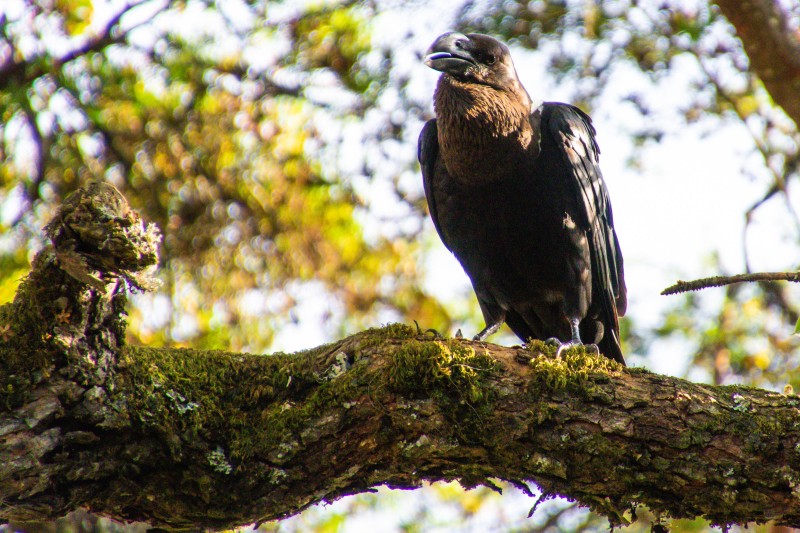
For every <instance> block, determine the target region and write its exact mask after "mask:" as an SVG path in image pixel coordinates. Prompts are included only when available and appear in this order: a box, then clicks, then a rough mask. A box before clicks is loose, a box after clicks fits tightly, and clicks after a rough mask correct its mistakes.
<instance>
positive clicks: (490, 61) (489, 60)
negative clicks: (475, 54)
mask: <svg viewBox="0 0 800 533" xmlns="http://www.w3.org/2000/svg"><path fill="white" fill-rule="evenodd" d="M496 61H497V56H496V55H494V54H489V55H488V56H486V60H485V62H486V64H487V65H494V64H495V62H496Z"/></svg>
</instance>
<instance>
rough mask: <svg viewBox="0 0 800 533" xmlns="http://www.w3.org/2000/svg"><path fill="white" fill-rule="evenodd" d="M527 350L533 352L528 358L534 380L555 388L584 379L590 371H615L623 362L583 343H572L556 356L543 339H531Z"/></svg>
mask: <svg viewBox="0 0 800 533" xmlns="http://www.w3.org/2000/svg"><path fill="white" fill-rule="evenodd" d="M528 350H530V351H531V352H533V353H534V356H533V357H532V358H531V360H530V363H529V364H530V366H531V368H532V369H533V371H534V373H533V380H535V381H536V382H537V383H540V384H542V385H545V386H546V387H548V388H550V389H553V390H558V389H564V388H566V387H569V386H574V385H580V384H582V383H584V382H586V381H587V380H588V378H589V376H590V375H597V374H601V375H602V374H605V375H610V374H615V373H618V372H621V371H622V370H623V368H624V367H623V366H622V365H621V364H619V363H617V362H616V361H614V360H612V359H609V358H608V357H605V356H603V355H599V354H596V353H593V352H590V351H588V350H587V349H586V347H585V346H573V347H570V348H567V349H566V350H564V351H562V352H561V355H560V356H559V357H556V356H555V355H556V351H557V348H556V347H555V346H552V345H549V344H547V343H544V342H542V341H531V343H530V344H529V345H528Z"/></svg>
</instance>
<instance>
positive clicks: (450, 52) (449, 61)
mask: <svg viewBox="0 0 800 533" xmlns="http://www.w3.org/2000/svg"><path fill="white" fill-rule="evenodd" d="M471 47H472V42H471V41H470V39H469V37H467V36H466V35H464V34H463V33H458V32H448V33H445V34H443V35H440V36H439V37H437V38H436V40H435V41H434V42H433V44H432V45H431V46H430V48H428V51H427V52H426V54H425V59H424V62H425V64H426V65H427V66H429V67H430V68H432V69H434V70H438V71H440V72H446V73H448V74H454V75H459V74H464V73H465V72H466V71H467V70H468V69H470V68H472V67H474V66H475V65H476V62H475V59H474V58H473V57H472V55H471V54H470V52H469V49H470V48H471Z"/></svg>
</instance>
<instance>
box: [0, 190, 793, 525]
mask: <svg viewBox="0 0 800 533" xmlns="http://www.w3.org/2000/svg"><path fill="white" fill-rule="evenodd" d="M47 233H48V235H49V236H50V238H51V240H52V241H53V243H54V246H53V247H50V248H47V249H45V250H44V251H42V252H41V253H40V254H39V255H38V256H37V258H36V260H35V261H34V268H33V271H32V272H31V274H30V275H29V277H28V278H27V279H26V280H25V281H24V282H23V283H22V284H21V286H20V289H19V291H18V294H17V297H16V299H15V300H14V302H13V303H11V304H8V305H6V306H3V307H2V308H0V365H2V366H0V370H2V372H0V381H1V383H0V385H2V389H0V391H2V394H3V399H4V400H5V406H4V408H3V411H2V414H0V435H2V440H0V498H2V501H3V502H4V505H3V509H2V511H0V517H2V518H3V519H5V520H14V521H34V520H43V519H52V518H55V517H58V516H61V515H64V514H66V513H68V512H70V511H72V510H75V509H77V508H81V507H82V508H87V509H89V510H91V511H92V512H94V513H98V514H101V515H105V516H109V517H113V518H117V519H122V520H137V521H146V522H149V523H151V524H153V525H157V526H159V527H164V528H170V529H183V530H197V529H201V528H223V527H231V526H235V525H242V524H248V523H252V522H254V521H263V520H272V519H276V518H281V517H285V516H288V515H290V514H293V513H296V512H298V511H300V510H302V509H303V508H305V507H307V506H309V505H312V504H314V503H316V502H320V501H330V500H334V499H337V498H339V497H341V496H344V495H348V494H355V493H358V492H363V491H366V490H369V489H370V487H373V486H376V485H380V484H386V485H388V486H390V487H396V488H413V487H418V486H419V485H420V484H421V483H422V482H423V481H435V480H452V479H458V480H460V481H461V482H462V484H464V485H465V486H468V487H471V486H475V485H479V484H485V485H489V486H494V484H493V482H492V481H491V480H492V479H502V480H507V481H510V482H511V483H513V484H515V485H516V486H518V487H521V488H526V485H525V483H524V482H523V481H522V480H532V481H534V482H535V483H536V484H538V485H539V486H540V487H541V488H542V490H543V491H544V492H545V493H546V494H559V495H564V496H567V497H569V498H574V499H575V500H576V501H578V502H580V503H581V504H583V505H587V506H589V507H591V508H592V509H593V510H595V511H597V512H599V513H601V514H604V515H605V516H608V517H609V519H610V520H611V522H612V523H615V524H618V523H623V522H624V521H625V520H626V517H625V514H626V512H627V511H629V510H630V509H631V508H633V507H635V505H638V504H645V505H647V506H648V507H649V508H650V509H651V510H653V511H654V512H656V513H664V514H665V515H669V516H673V517H687V518H691V517H695V516H703V517H705V518H707V519H709V520H711V521H713V522H715V523H720V524H730V523H746V522H750V521H766V520H773V519H774V520H776V521H777V522H778V523H781V524H786V525H794V526H797V525H800V498H798V493H800V398H798V397H797V396H795V395H792V394H789V395H782V394H775V393H771V392H767V391H763V390H757V389H751V388H745V387H718V386H705V385H697V384H693V383H690V382H687V381H683V380H680V379H676V378H671V377H665V376H659V375H655V374H651V373H648V372H645V371H642V370H637V369H624V368H621V367H619V366H618V365H617V364H616V363H613V362H611V361H610V360H608V359H606V358H604V357H598V356H594V355H592V354H588V353H586V352H584V351H582V350H575V351H570V352H567V353H565V354H564V355H563V356H562V358H560V359H554V358H552V356H549V355H546V354H544V353H543V352H547V348H546V347H545V346H544V345H541V344H534V345H533V347H531V348H529V349H525V348H520V347H514V348H506V347H501V346H496V345H492V344H486V343H477V342H472V341H466V340H460V339H448V340H444V339H433V338H430V336H425V335H418V333H417V332H416V331H415V330H413V329H412V328H409V327H407V326H401V325H393V326H387V327H385V328H382V329H376V330H368V331H365V332H361V333H358V334H356V335H353V336H351V337H348V338H345V339H342V340H340V341H337V342H334V343H332V344H329V345H325V346H321V347H318V348H314V349H312V350H309V351H305V352H300V353H297V354H291V355H287V354H275V355H272V356H257V355H247V354H231V353H224V352H213V351H197V350H189V349H154V348H143V347H126V346H125V345H124V340H123V339H124V326H125V324H124V319H123V316H124V303H125V294H126V290H125V288H124V284H127V285H129V286H138V287H147V286H148V285H150V284H152V281H150V280H149V278H148V276H147V275H145V274H144V273H143V271H145V272H146V269H147V268H151V267H152V264H153V263H154V261H155V259H154V252H153V250H154V242H155V240H156V239H157V231H156V230H155V229H154V228H153V227H152V226H150V227H146V226H145V225H144V224H142V222H141V220H140V219H139V218H138V216H137V215H136V214H135V213H134V212H132V211H130V210H129V209H128V208H127V205H126V204H125V202H124V198H122V196H121V195H119V193H118V192H116V190H115V189H113V187H111V186H109V185H103V184H93V185H91V186H90V187H89V188H87V189H83V190H81V191H79V193H78V194H77V196H73V197H70V198H69V199H67V201H66V202H65V205H64V206H63V207H62V210H61V212H60V213H59V214H58V215H57V216H56V217H55V219H54V221H53V222H52V223H51V224H50V225H48V227H47ZM628 516H630V515H628Z"/></svg>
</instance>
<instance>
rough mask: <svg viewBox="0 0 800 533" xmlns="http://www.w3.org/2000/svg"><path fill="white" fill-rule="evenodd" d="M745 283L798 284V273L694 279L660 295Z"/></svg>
mask: <svg viewBox="0 0 800 533" xmlns="http://www.w3.org/2000/svg"><path fill="white" fill-rule="evenodd" d="M745 281H792V282H794V283H800V272H756V273H752V274H737V275H735V276H714V277H711V278H702V279H696V280H694V281H678V282H677V283H676V284H675V285H672V286H670V287H667V288H666V289H664V290H663V291H661V294H662V295H663V296H667V295H670V294H678V293H681V292H687V291H697V290H700V289H705V288H708V287H722V286H724V285H732V284H734V283H742V282H745Z"/></svg>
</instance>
